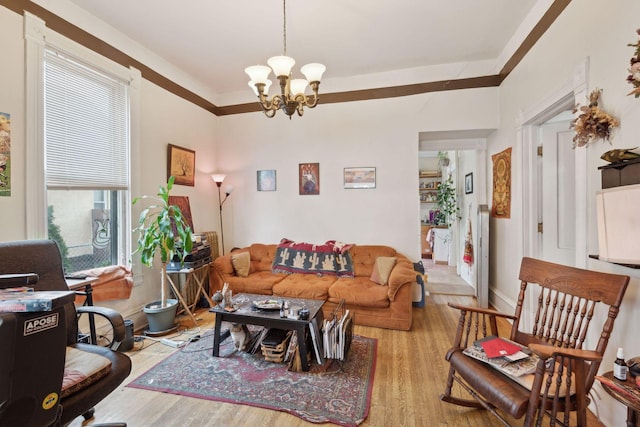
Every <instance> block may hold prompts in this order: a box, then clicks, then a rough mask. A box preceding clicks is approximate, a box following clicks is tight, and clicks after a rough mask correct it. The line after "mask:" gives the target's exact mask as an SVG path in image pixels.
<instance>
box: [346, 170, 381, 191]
mask: <svg viewBox="0 0 640 427" xmlns="http://www.w3.org/2000/svg"><path fill="white" fill-rule="evenodd" d="M344 188H376V168H372V167H367V168H344Z"/></svg>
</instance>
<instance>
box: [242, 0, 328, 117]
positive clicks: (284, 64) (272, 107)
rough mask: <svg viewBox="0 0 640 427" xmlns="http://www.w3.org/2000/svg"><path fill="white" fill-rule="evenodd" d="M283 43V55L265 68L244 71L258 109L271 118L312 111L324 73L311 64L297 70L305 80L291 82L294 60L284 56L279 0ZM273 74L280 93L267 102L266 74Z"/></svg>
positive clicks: (270, 59)
mask: <svg viewBox="0 0 640 427" xmlns="http://www.w3.org/2000/svg"><path fill="white" fill-rule="evenodd" d="M282 4H283V9H284V12H283V16H284V26H283V40H284V53H283V55H280V56H272V57H271V58H269V59H268V60H267V64H269V66H268V67H267V66H266V65H253V66H251V67H247V68H245V70H244V71H245V73H247V74H248V75H249V78H250V79H251V80H250V81H249V87H250V88H252V89H253V92H254V93H255V94H256V96H257V97H258V98H259V100H260V106H261V107H262V111H264V113H265V115H266V116H267V117H273V116H275V115H276V112H277V111H278V110H282V111H284V113H285V114H286V115H287V116H289V118H291V116H292V115H293V113H298V115H299V116H302V114H304V107H308V108H313V107H315V106H316V105H317V104H318V87H319V86H320V80H321V79H322V73H324V71H325V70H326V67H325V66H324V65H322V64H318V63H311V64H307V65H304V66H303V67H301V68H300V72H302V74H303V75H304V76H305V78H306V79H292V78H291V70H292V69H293V66H294V65H295V63H296V61H295V60H294V59H293V58H291V57H290V56H287V8H286V0H283V2H282ZM271 71H273V74H274V75H275V76H276V78H277V79H278V83H279V86H280V94H277V95H274V96H273V97H272V98H271V99H269V87H270V86H271V83H272V82H271V80H269V74H271ZM307 86H311V90H312V91H313V95H312V96H307V95H305V91H306V89H307Z"/></svg>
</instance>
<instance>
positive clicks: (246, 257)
mask: <svg viewBox="0 0 640 427" xmlns="http://www.w3.org/2000/svg"><path fill="white" fill-rule="evenodd" d="M231 264H233V269H234V270H235V272H236V275H237V276H240V277H247V276H248V275H249V267H250V266H251V255H250V254H249V252H240V253H237V254H232V255H231Z"/></svg>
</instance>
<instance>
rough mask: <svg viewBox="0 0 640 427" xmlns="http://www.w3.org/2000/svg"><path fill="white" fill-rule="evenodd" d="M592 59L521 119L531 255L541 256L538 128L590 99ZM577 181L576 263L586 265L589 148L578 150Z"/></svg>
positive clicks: (526, 248)
mask: <svg viewBox="0 0 640 427" xmlns="http://www.w3.org/2000/svg"><path fill="white" fill-rule="evenodd" d="M588 71H589V58H585V60H584V61H583V62H582V63H580V64H578V66H576V68H575V69H574V72H573V76H572V78H571V79H569V80H568V81H566V82H565V83H564V84H563V85H562V86H560V87H559V88H558V89H556V90H554V91H552V92H551V93H550V94H548V95H547V96H546V97H544V98H543V99H541V100H540V101H539V102H537V103H536V104H534V105H532V106H531V107H530V108H528V109H526V110H523V111H522V112H521V114H520V116H519V117H518V119H517V132H516V139H517V142H518V144H519V145H520V146H521V147H522V172H523V173H522V194H523V195H524V196H523V198H522V203H523V206H522V212H523V228H522V232H523V236H522V242H523V248H522V253H523V255H524V256H527V257H533V258H536V257H539V255H540V254H541V248H540V244H539V239H538V197H539V195H540V191H541V189H540V188H539V187H540V181H539V177H538V167H537V147H538V141H539V138H538V127H539V126H540V125H542V124H543V123H545V122H546V121H548V120H549V119H551V118H553V117H554V116H556V115H557V114H559V113H560V112H562V111H565V110H567V109H573V108H574V106H575V105H577V104H581V103H583V101H584V100H585V99H587V92H588V90H587V89H588V88H587V82H588ZM574 155H575V165H576V170H575V183H576V211H575V227H576V233H575V235H576V248H575V266H576V267H582V268H584V267H586V263H587V258H588V247H587V245H588V241H587V236H588V233H587V212H588V202H587V178H588V176H587V170H588V168H587V166H588V156H587V150H585V149H579V150H574Z"/></svg>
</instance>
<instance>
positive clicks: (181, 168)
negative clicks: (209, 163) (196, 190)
mask: <svg viewBox="0 0 640 427" xmlns="http://www.w3.org/2000/svg"><path fill="white" fill-rule="evenodd" d="M195 174H196V152H195V151H193V150H189V149H188V148H183V147H178V146H177V145H173V144H169V147H168V150H167V180H169V177H170V176H174V177H175V184H179V185H188V186H191V187H195V185H196V175H195Z"/></svg>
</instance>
